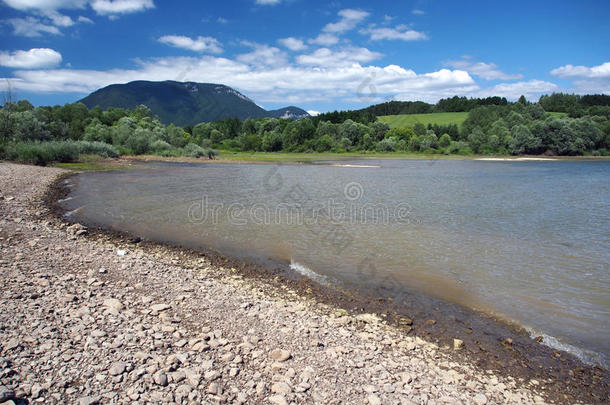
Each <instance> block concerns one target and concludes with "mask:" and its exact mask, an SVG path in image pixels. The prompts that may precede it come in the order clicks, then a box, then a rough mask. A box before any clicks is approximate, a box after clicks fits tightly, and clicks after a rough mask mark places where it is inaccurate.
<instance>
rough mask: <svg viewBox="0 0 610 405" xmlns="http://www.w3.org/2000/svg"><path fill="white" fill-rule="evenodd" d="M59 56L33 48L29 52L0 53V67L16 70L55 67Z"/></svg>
mask: <svg viewBox="0 0 610 405" xmlns="http://www.w3.org/2000/svg"><path fill="white" fill-rule="evenodd" d="M60 63H61V54H60V53H59V52H57V51H54V50H53V49H49V48H33V49H30V50H29V51H15V52H10V53H9V52H6V51H0V66H5V67H9V68H16V69H38V68H48V67H53V66H57V65H59V64H60Z"/></svg>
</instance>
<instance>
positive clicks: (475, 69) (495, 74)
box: [446, 58, 523, 80]
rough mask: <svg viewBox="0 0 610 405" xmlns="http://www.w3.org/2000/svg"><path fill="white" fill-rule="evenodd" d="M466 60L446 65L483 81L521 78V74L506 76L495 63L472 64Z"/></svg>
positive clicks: (450, 62)
mask: <svg viewBox="0 0 610 405" xmlns="http://www.w3.org/2000/svg"><path fill="white" fill-rule="evenodd" d="M466 59H467V58H466ZM466 59H464V60H457V61H449V62H447V63H446V65H447V66H450V67H452V68H454V69H461V70H465V71H467V72H468V73H470V74H473V75H475V76H478V77H481V78H483V79H485V80H518V79H522V78H523V75H522V74H508V73H504V72H502V71H501V70H499V69H498V65H496V64H495V63H485V62H472V61H470V60H466Z"/></svg>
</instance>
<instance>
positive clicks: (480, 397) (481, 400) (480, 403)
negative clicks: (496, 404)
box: [472, 393, 487, 405]
mask: <svg viewBox="0 0 610 405" xmlns="http://www.w3.org/2000/svg"><path fill="white" fill-rule="evenodd" d="M472 400H473V401H474V403H475V404H477V405H485V404H486V403H487V397H486V396H485V395H484V394H480V393H479V394H477V395H475V396H474V398H473V399H472Z"/></svg>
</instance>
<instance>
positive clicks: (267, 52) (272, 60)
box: [237, 41, 288, 69]
mask: <svg viewBox="0 0 610 405" xmlns="http://www.w3.org/2000/svg"><path fill="white" fill-rule="evenodd" d="M242 45H245V46H248V47H250V48H252V49H253V50H252V52H248V53H243V54H241V55H237V60H238V61H240V62H243V63H246V64H248V65H253V66H257V67H262V68H266V67H268V68H272V69H273V68H274V67H278V66H284V65H286V64H287V63H288V57H287V55H286V53H285V52H283V51H281V50H280V49H278V48H276V47H274V46H268V45H261V44H257V43H254V42H249V41H242Z"/></svg>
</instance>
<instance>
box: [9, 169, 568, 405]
mask: <svg viewBox="0 0 610 405" xmlns="http://www.w3.org/2000/svg"><path fill="white" fill-rule="evenodd" d="M62 173H63V171H61V170H58V169H52V168H40V167H33V166H22V165H15V164H9V163H0V214H1V215H0V249H1V250H0V251H1V253H2V254H1V257H0V268H1V272H0V277H1V280H2V283H1V286H2V287H1V290H0V330H2V335H1V340H0V343H1V348H2V350H1V352H0V373H1V374H0V376H1V377H2V378H1V383H2V385H0V389H1V390H2V392H0V395H2V396H3V398H9V397H12V396H16V397H17V398H20V399H22V400H29V401H33V402H40V403H46V404H54V403H58V404H59V403H62V404H64V403H79V404H96V403H104V404H105V403H119V404H128V403H136V402H135V401H138V403H149V402H156V403H179V404H185V403H186V404H199V403H247V404H267V403H269V404H280V405H282V404H288V403H297V404H301V403H307V404H314V403H316V404H317V403H319V404H331V403H332V404H339V403H344V404H366V403H369V404H422V403H450V404H480V405H484V404H523V403H537V404H542V403H545V401H544V399H543V398H546V397H547V396H548V395H552V396H553V397H554V398H555V399H556V400H557V398H562V394H563V393H557V392H546V391H545V390H544V381H518V380H517V379H515V378H513V377H511V376H499V375H494V374H493V373H491V372H486V371H485V370H480V369H478V368H477V367H476V366H474V365H473V364H471V363H470V362H468V361H460V362H458V361H455V357H454V356H453V353H454V349H453V348H449V347H447V348H439V347H438V346H437V345H435V344H433V343H429V342H427V341H425V340H422V339H420V338H413V337H408V336H405V335H404V334H403V333H401V331H400V330H398V329H396V328H394V327H391V326H388V325H387V324H386V323H385V321H383V320H382V319H380V318H379V317H377V316H375V315H374V314H361V315H357V316H352V315H349V314H347V313H346V312H345V311H343V310H338V309H336V308H332V307H329V306H326V305H322V304H319V303H317V302H315V301H314V300H312V299H307V298H302V297H299V296H298V295H297V294H295V292H294V291H291V290H290V289H288V288H277V289H273V288H271V287H270V286H269V285H268V284H266V283H264V282H263V281H257V280H252V279H247V278H245V277H242V276H241V275H240V274H238V272H237V271H235V269H232V268H225V267H221V266H218V267H214V266H211V265H210V263H209V261H208V260H207V259H206V258H205V257H203V256H200V257H190V256H186V255H184V254H181V252H180V251H179V250H177V249H168V248H167V249H166V248H164V247H161V246H160V247H158V248H154V249H143V248H142V247H140V245H137V244H128V243H127V242H125V243H119V242H118V241H117V240H115V239H112V238H110V237H108V238H106V239H104V238H97V239H96V238H90V237H88V236H87V232H88V231H87V230H86V229H83V228H82V227H80V226H77V225H73V226H67V225H66V224H65V223H63V222H61V221H59V220H55V219H49V217H48V216H47V215H46V212H45V208H44V207H43V205H42V204H41V202H40V199H41V196H42V194H43V193H44V192H45V190H46V187H47V186H48V185H49V184H51V183H52V182H53V180H54V179H55V178H56V177H57V176H58V175H61V174H62ZM456 347H459V342H456ZM566 394H567V393H566ZM538 395H540V396H538ZM16 402H17V401H16ZM559 402H562V401H559ZM565 402H566V403H574V402H577V401H575V400H574V399H573V398H572V397H570V396H567V397H566V399H565ZM5 403H8V404H10V403H11V402H5Z"/></svg>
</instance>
